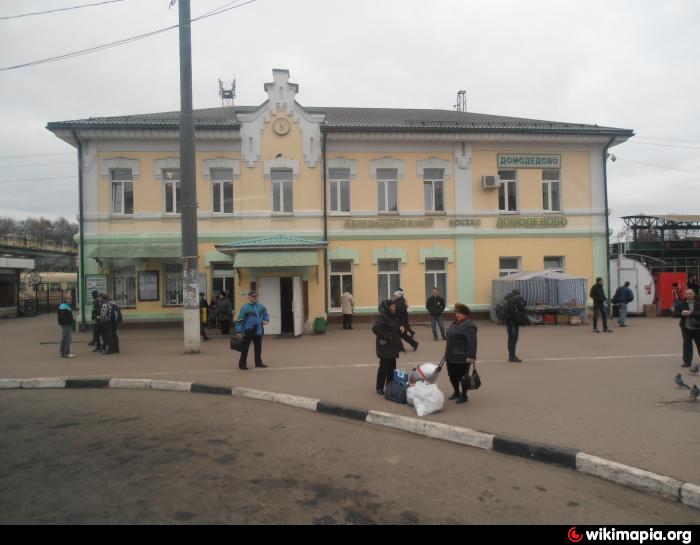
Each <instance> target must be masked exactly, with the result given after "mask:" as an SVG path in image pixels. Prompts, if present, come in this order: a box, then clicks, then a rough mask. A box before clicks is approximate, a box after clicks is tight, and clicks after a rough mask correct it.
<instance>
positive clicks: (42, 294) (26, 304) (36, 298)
mask: <svg viewBox="0 0 700 545" xmlns="http://www.w3.org/2000/svg"><path fill="white" fill-rule="evenodd" d="M63 301H65V302H67V303H68V304H69V305H70V306H71V308H72V309H73V310H74V311H75V308H76V302H77V299H76V289H75V288H70V289H59V290H35V291H34V293H31V292H25V293H21V294H20V296H19V298H18V299H17V315H18V316H36V315H37V314H48V313H50V312H57V311H58V307H59V305H60V304H61V303H62V302H63Z"/></svg>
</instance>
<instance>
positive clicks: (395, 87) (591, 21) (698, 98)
mask: <svg viewBox="0 0 700 545" xmlns="http://www.w3.org/2000/svg"><path fill="white" fill-rule="evenodd" d="M97 1H99V0H3V1H2V2H0V17H6V16H11V15H19V14H24V13H29V12H35V11H42V10H49V9H56V8H63V7H69V6H75V5H80V4H90V3H95V2H97ZM243 1H245V0H240V2H243ZM191 3H192V16H193V17H195V16H197V15H200V14H203V13H205V12H208V11H211V10H213V9H214V8H217V7H220V6H223V5H226V4H228V3H229V2H227V1H226V0H192V2H191ZM168 5H169V0H124V1H122V2H116V3H111V4H105V5H101V6H95V7H86V8H82V9H78V10H72V11H63V12H58V13H51V14H46V15H37V16H32V17H22V18H16V19H9V20H0V68H5V67H8V66H14V65H17V64H21V63H25V62H30V61H35V60H39V59H44V58H47V57H51V56H55V55H59V54H62V53H68V52H72V51H76V50H80V49H84V48H87V47H92V46H96V45H100V44H103V43H108V42H112V41H116V40H120V39H123V38H127V37H131V36H134V35H137V34H142V33H146V32H149V31H153V30H156V29H160V28H163V27H168V26H171V25H174V24H177V18H178V13H177V6H175V7H174V8H173V9H168ZM699 22H700V2H697V1H696V0H669V1H667V2H658V1H651V0H569V1H561V0H537V1H534V0H533V1H527V0H489V1H486V0H483V1H479V2H476V1H469V0H432V1H424V0H423V1H418V0H381V1H379V0H353V1H340V0H256V1H255V2H253V3H251V4H249V5H246V6H243V7H241V8H238V9H233V10H231V11H227V12H225V13H223V14H220V15H217V16H214V17H210V18H208V19H205V20H202V21H199V22H195V23H193V32H192V48H193V79H194V106H195V108H207V107H215V106H219V105H220V104H221V102H220V99H219V97H218V82H217V80H218V78H222V79H224V80H230V79H232V78H233V76H234V75H235V77H236V79H237V92H238V97H237V99H236V104H240V105H258V104H260V103H261V102H263V101H264V100H265V98H266V97H265V94H264V91H263V84H264V83H265V82H268V81H271V79H272V72H271V71H272V68H287V69H289V70H290V73H291V80H292V81H293V82H295V83H298V84H299V86H300V91H299V94H298V95H297V99H298V101H299V102H300V103H301V104H302V105H308V106H363V107H396V108H404V107H405V108H444V109H452V107H453V105H454V103H455V101H456V94H457V91H458V90H459V89H466V90H467V107H468V110H469V111H472V112H479V113H488V114H496V115H512V116H518V117H527V118H535V119H546V120H551V121H562V122H574V123H591V124H595V123H597V124H599V125H605V126H612V127H621V128H626V129H633V130H634V131H635V133H636V134H637V137H635V138H633V139H632V140H631V141H630V142H629V143H626V144H623V145H620V146H617V147H616V148H613V150H612V153H613V154H614V155H615V156H616V157H617V161H615V162H614V163H609V170H608V174H609V196H610V208H611V210H612V218H613V222H612V225H613V226H614V227H615V228H618V227H620V226H621V225H622V222H621V221H619V219H617V218H619V217H620V216H623V215H627V214H635V213H640V212H644V213H649V214H651V213H659V214H663V213H685V214H700V210H699V209H700V206H699V205H698V203H699V202H700V199H698V197H697V189H698V187H699V185H700V184H699V183H698V182H700V105H699V104H700V68H699V63H698V58H700V55H699V52H700V33H698V32H697V28H698V23H699ZM178 62H179V60H178V34H177V29H175V30H171V31H168V32H165V33H162V34H159V35H157V36H154V37H151V38H147V39H144V40H140V41H136V42H134V43H131V44H128V45H124V46H120V47H116V48H112V49H108V50H105V51H102V52H97V53H93V54H90V55H85V56H81V57H77V58H74V59H69V60H63V61H59V62H54V63H48V64H42V65H38V66H33V67H28V68H20V69H14V70H4V71H0V114H1V115H0V119H1V120H2V121H1V124H0V189H1V190H2V193H1V194H2V197H1V198H0V216H11V217H16V218H24V217H27V216H39V215H41V216H45V217H49V218H52V219H53V218H56V217H59V216H66V217H68V218H69V219H70V220H71V221H74V220H75V217H76V214H77V212H78V191H77V184H78V182H77V175H76V173H77V160H76V157H75V151H74V149H73V148H72V147H70V146H69V145H68V144H65V143H64V142H63V141H61V140H59V139H58V138H56V137H55V136H54V135H53V134H52V133H50V132H48V131H47V130H46V129H45V126H46V123H47V122H49V121H62V120H69V119H80V118H86V117H99V116H112V115H123V114H138V113H149V112H159V111H171V110H177V109H179V100H180V98H179V68H178ZM643 163H645V164H643ZM652 165H656V166H652ZM70 176H73V178H68V177H70ZM42 178H51V180H49V181H22V182H8V181H9V180H33V179H42Z"/></svg>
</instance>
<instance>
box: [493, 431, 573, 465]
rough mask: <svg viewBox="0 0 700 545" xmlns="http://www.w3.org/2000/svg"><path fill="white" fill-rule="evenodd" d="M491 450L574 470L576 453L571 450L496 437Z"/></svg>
mask: <svg viewBox="0 0 700 545" xmlns="http://www.w3.org/2000/svg"><path fill="white" fill-rule="evenodd" d="M493 450H495V451H496V452H500V453H501V454H510V455H513V456H520V457H521V458H528V459H529V460H536V461H538V462H545V463H548V464H554V465H558V466H563V467H568V468H569V469H576V455H577V454H578V451H577V450H574V449H571V448H563V447H557V446H553V445H546V444H544V443H534V442H529V441H522V440H520V439H512V438H510V437H504V436H501V435H496V436H495V437H494V438H493Z"/></svg>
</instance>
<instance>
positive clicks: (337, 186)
mask: <svg viewBox="0 0 700 545" xmlns="http://www.w3.org/2000/svg"><path fill="white" fill-rule="evenodd" d="M328 179H329V183H330V191H331V212H350V169H349V168H331V169H330V170H329V171H328Z"/></svg>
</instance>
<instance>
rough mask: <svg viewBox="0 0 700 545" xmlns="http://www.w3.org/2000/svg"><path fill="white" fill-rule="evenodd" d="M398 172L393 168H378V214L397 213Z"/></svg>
mask: <svg viewBox="0 0 700 545" xmlns="http://www.w3.org/2000/svg"><path fill="white" fill-rule="evenodd" d="M397 178H398V172H397V169H395V168H378V169H377V185H378V205H377V210H378V211H379V212H386V213H392V212H398V211H399V199H398V193H397Z"/></svg>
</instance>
